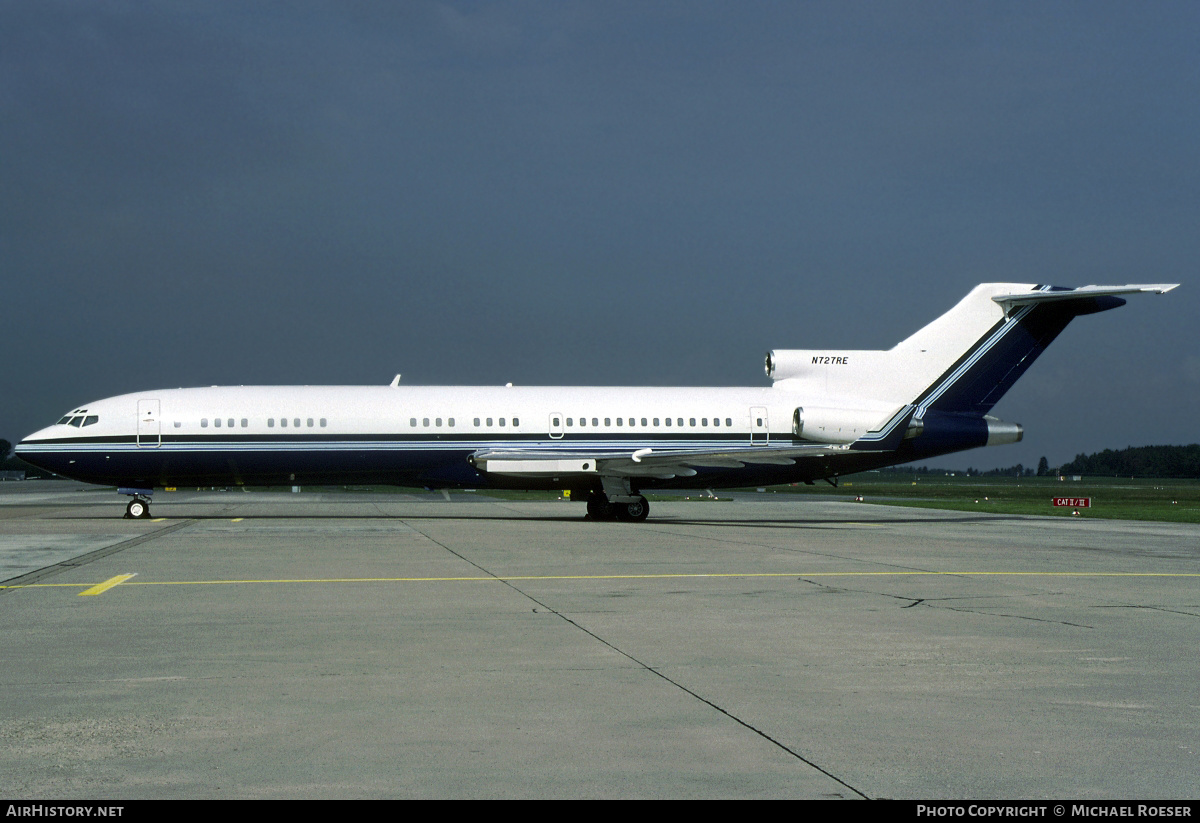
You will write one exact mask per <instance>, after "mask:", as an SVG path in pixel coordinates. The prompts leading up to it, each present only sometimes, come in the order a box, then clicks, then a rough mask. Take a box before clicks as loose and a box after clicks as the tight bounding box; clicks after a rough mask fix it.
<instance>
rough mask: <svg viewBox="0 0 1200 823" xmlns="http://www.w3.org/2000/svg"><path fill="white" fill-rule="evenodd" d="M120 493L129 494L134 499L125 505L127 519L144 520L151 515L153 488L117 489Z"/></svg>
mask: <svg viewBox="0 0 1200 823" xmlns="http://www.w3.org/2000/svg"><path fill="white" fill-rule="evenodd" d="M117 492H118V493H120V494H127V495H129V496H130V497H132V498H133V499H132V500H130V501H129V505H127V506H126V507H125V517H126V519H133V520H143V519H145V518H148V517H149V516H150V495H152V494H154V491H153V489H117Z"/></svg>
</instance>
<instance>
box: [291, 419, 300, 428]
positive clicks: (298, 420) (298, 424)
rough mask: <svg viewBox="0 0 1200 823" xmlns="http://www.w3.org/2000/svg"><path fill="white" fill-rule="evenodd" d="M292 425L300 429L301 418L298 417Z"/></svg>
mask: <svg viewBox="0 0 1200 823" xmlns="http://www.w3.org/2000/svg"><path fill="white" fill-rule="evenodd" d="M292 425H293V426H295V427H296V428H300V418H299V417H297V418H296V419H295V420H293V421H292Z"/></svg>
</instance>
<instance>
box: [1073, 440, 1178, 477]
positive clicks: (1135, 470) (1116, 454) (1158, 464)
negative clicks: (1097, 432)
mask: <svg viewBox="0 0 1200 823" xmlns="http://www.w3.org/2000/svg"><path fill="white" fill-rule="evenodd" d="M1059 471H1060V472H1061V473H1062V474H1087V475H1091V476H1092V477H1200V443H1193V444H1192V445H1190V446H1131V447H1129V448H1127V449H1121V450H1120V451H1113V450H1112V449H1105V450H1104V451H1102V452H1097V453H1095V454H1080V455H1077V456H1076V457H1075V459H1074V460H1072V461H1071V462H1070V463H1064V464H1063V465H1062V466H1061V467H1060V468H1059Z"/></svg>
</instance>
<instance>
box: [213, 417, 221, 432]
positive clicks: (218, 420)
mask: <svg viewBox="0 0 1200 823" xmlns="http://www.w3.org/2000/svg"><path fill="white" fill-rule="evenodd" d="M213 425H214V426H215V427H217V428H218V429H219V428H221V418H219V417H217V418H214V419H213Z"/></svg>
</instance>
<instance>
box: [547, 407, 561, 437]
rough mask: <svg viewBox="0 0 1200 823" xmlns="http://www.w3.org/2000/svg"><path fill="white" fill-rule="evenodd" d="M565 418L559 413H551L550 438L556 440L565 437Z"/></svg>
mask: <svg viewBox="0 0 1200 823" xmlns="http://www.w3.org/2000/svg"><path fill="white" fill-rule="evenodd" d="M563 431H564V429H563V416H562V415H561V414H559V413H558V412H550V436H551V437H552V438H554V439H555V440H558V439H560V438H561V437H562V436H563Z"/></svg>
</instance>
